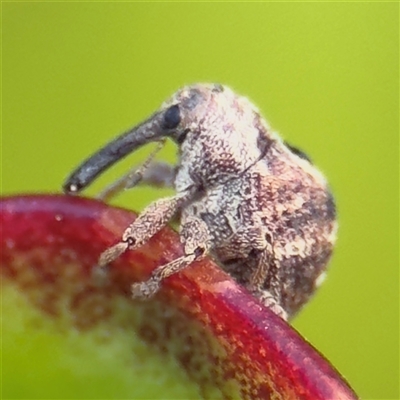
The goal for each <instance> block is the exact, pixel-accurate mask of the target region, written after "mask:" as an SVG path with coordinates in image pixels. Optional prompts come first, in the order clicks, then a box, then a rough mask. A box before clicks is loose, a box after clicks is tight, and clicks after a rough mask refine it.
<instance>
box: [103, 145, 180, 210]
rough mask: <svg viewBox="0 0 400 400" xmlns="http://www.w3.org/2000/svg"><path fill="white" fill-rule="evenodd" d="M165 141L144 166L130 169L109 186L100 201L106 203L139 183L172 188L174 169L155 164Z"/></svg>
mask: <svg viewBox="0 0 400 400" xmlns="http://www.w3.org/2000/svg"><path fill="white" fill-rule="evenodd" d="M164 144H165V140H160V141H159V142H158V143H157V147H156V148H155V149H154V150H153V151H152V152H151V153H150V154H149V156H148V157H147V159H146V160H145V161H144V162H143V164H141V165H139V166H135V167H134V168H132V169H130V170H129V171H128V173H126V174H125V175H123V176H121V177H120V178H119V179H117V180H116V181H115V182H113V183H111V184H110V185H108V186H107V187H106V188H105V189H103V190H102V191H101V192H100V193H99V194H98V195H97V196H96V198H98V199H99V200H103V201H105V202H108V201H110V200H111V199H112V198H114V197H116V196H118V194H120V193H121V192H123V191H124V190H125V189H129V188H132V187H134V186H136V185H138V184H139V183H144V184H149V185H151V186H158V187H160V186H168V187H170V186H172V184H173V178H174V167H173V166H171V165H168V164H164V163H153V164H152V161H153V159H154V157H155V156H156V155H157V153H158V152H159V151H160V150H161V149H162V148H163V147H164Z"/></svg>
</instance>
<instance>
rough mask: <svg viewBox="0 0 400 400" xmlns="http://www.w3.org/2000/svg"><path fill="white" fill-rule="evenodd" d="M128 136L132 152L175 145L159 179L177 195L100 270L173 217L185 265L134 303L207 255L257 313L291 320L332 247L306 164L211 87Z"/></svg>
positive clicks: (171, 268)
mask: <svg viewBox="0 0 400 400" xmlns="http://www.w3.org/2000/svg"><path fill="white" fill-rule="evenodd" d="M146 124H147V125H146ZM154 132H155V133H154ZM133 133H134V135H136V136H135V137H134V139H135V140H137V142H138V144H137V146H139V145H142V144H145V143H147V142H149V141H152V140H160V138H165V137H170V138H172V139H173V140H175V141H176V142H177V143H178V145H179V161H178V164H177V165H176V166H171V168H170V172H169V174H168V173H165V169H164V170H163V171H164V172H163V174H165V182H167V181H168V182H172V184H173V187H174V188H175V190H176V192H177V194H176V196H174V197H172V198H167V199H162V200H161V201H158V202H156V203H154V204H152V205H150V206H149V207H148V208H147V209H145V210H144V211H143V213H142V214H141V215H140V216H139V218H138V219H137V220H136V221H135V222H134V223H133V224H132V225H131V226H130V227H129V228H128V229H127V230H126V232H125V233H124V235H123V239H122V241H121V243H119V244H117V245H116V246H113V247H112V248H110V249H108V250H107V251H106V252H105V253H103V255H102V258H101V259H100V264H101V265H105V264H107V263H109V262H110V261H112V260H113V259H114V258H116V257H117V256H118V255H119V254H120V253H121V252H123V251H125V250H126V249H127V248H134V247H137V246H138V245H140V244H142V243H144V242H145V241H146V240H148V238H149V237H150V236H152V235H153V234H154V232H155V231H157V230H159V229H161V227H162V226H164V225H165V224H166V223H167V222H168V220H170V218H171V217H172V216H173V215H174V214H177V213H178V214H180V215H181V230H180V232H181V238H182V242H183V243H184V245H185V255H184V256H183V257H182V258H180V259H178V260H175V261H173V262H172V263H170V264H167V265H165V266H161V267H159V268H157V270H156V271H155V273H154V274H153V276H152V277H151V278H150V279H149V281H147V282H144V283H140V284H135V285H134V289H133V291H134V295H135V296H145V297H146V296H150V295H152V294H153V293H154V292H155V291H157V290H158V288H159V286H160V282H161V280H162V279H164V278H166V277H167V276H169V275H171V274H173V273H175V272H177V271H179V270H181V269H182V268H184V267H186V266H187V265H189V264H190V263H191V262H193V261H194V260H197V259H199V258H201V257H204V256H205V255H206V254H208V253H210V254H212V255H213V256H214V257H215V258H216V259H217V260H218V261H219V263H220V265H221V267H222V268H224V269H225V270H226V271H227V272H229V273H230V274H231V275H232V276H233V277H234V278H235V279H236V280H237V281H238V282H240V283H241V284H242V285H244V286H246V287H247V288H248V289H249V290H250V291H251V292H252V293H253V294H254V295H255V296H257V297H258V298H260V300H261V301H262V302H264V304H266V305H267V306H269V307H271V308H272V309H273V310H274V311H275V312H276V313H278V314H279V315H281V316H282V317H283V318H287V317H291V316H293V315H294V314H295V313H296V312H297V311H298V310H299V309H300V308H301V306H302V305H304V304H305V303H306V302H307V300H308V299H309V297H310V296H311V295H312V293H313V292H314V290H315V288H316V287H317V286H318V284H319V283H320V282H321V281H322V277H323V273H324V271H325V268H326V265H327V263H328V260H329V257H330V255H331V253H332V249H333V245H334V242H335V238H336V215H335V204H334V200H333V197H332V195H331V193H330V191H329V188H328V186H327V183H326V181H325V178H324V177H323V175H322V174H321V173H320V172H319V171H318V170H317V169H316V168H315V167H314V166H313V165H312V163H311V162H310V161H309V160H308V158H307V156H305V154H303V153H302V152H301V151H299V150H297V149H296V148H293V147H292V146H290V145H288V144H287V143H285V142H284V141H283V140H282V139H281V138H280V136H278V135H277V134H275V133H274V132H272V130H271V128H270V127H269V126H268V124H267V123H266V121H265V120H264V119H263V118H262V117H261V116H260V113H259V111H258V110H257V108H256V107H254V105H252V104H251V103H250V102H249V101H248V100H247V99H246V98H244V97H240V96H238V95H236V94H235V93H234V92H233V91H231V90H230V89H229V88H227V87H224V86H221V85H215V84H197V85H193V86H188V87H185V88H183V89H181V90H180V91H178V92H177V93H176V94H175V95H174V96H173V97H172V98H171V99H170V100H169V101H167V102H165V103H164V104H163V106H162V108H161V110H160V112H158V113H156V114H154V116H153V117H151V118H150V119H149V120H148V121H146V122H145V123H143V125H141V126H139V127H138V128H136V130H134V131H132V132H131V133H129V134H130V135H133ZM126 137H128V136H127V134H125V136H122V137H121V138H122V140H125V138H126ZM132 137H133V136H132ZM118 140H121V139H118ZM115 143H117V141H115ZM129 143H131V142H129ZM113 145H114V144H113ZM113 151H114V150H113ZM96 157H97V156H96ZM89 161H90V160H89ZM103 164H104V165H105V164H106V163H103ZM107 165H108V164H107ZM157 168H159V169H157ZM81 169H82V168H81ZM149 170H150V171H153V172H152V173H153V175H157V173H156V172H157V171H158V170H160V171H161V170H162V169H161V168H160V166H158V167H157V166H154V167H153V169H152V168H151V167H150V168H149ZM150 175H151V174H148V176H150ZM158 175H160V174H158ZM143 176H144V180H145V181H146V176H147V175H146V174H144V175H143ZM159 178H160V177H158V178H157V179H158V181H160V179H159ZM72 181H73V180H71V181H70V182H72ZM76 182H78V181H77V180H76ZM151 182H152V181H151V179H147V183H150V184H151ZM81 186H83V184H82V185H81ZM126 186H128V185H126ZM70 187H72V183H71V184H70ZM77 187H78V185H77ZM72 190H75V189H71V191H72Z"/></svg>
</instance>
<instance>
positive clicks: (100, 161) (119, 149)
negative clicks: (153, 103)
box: [63, 112, 167, 194]
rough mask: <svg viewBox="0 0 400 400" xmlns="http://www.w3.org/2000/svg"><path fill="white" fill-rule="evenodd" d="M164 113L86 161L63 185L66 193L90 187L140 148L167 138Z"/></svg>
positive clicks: (154, 115)
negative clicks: (113, 166)
mask: <svg viewBox="0 0 400 400" xmlns="http://www.w3.org/2000/svg"><path fill="white" fill-rule="evenodd" d="M163 116H164V113H163V112H158V113H155V114H153V115H152V116H151V117H150V118H149V119H147V120H146V121H144V122H143V123H141V124H140V125H138V126H136V127H134V128H132V129H130V130H129V131H127V132H125V133H123V134H122V135H120V136H119V137H117V138H116V139H114V140H113V141H112V142H110V143H108V144H107V145H106V146H104V147H103V148H101V149H100V150H99V151H98V152H97V153H95V154H93V155H92V156H90V157H89V158H88V159H86V160H85V161H84V162H83V163H82V164H81V165H79V166H78V168H76V169H75V171H73V172H72V174H71V175H70V176H69V177H68V178H67V180H66V181H65V183H64V185H63V190H64V192H65V193H69V194H72V193H78V192H79V191H81V190H82V189H84V188H85V187H87V186H88V185H90V184H91V183H92V182H93V181H94V180H95V179H96V177H97V176H99V175H100V174H101V173H102V172H103V171H105V170H106V169H107V168H109V167H110V166H112V165H113V164H115V163H116V162H117V161H119V160H121V159H122V158H124V157H125V156H126V155H128V154H129V153H131V152H133V151H135V150H137V149H138V148H139V147H141V146H143V145H145V144H147V143H149V142H153V141H157V140H159V139H161V138H163V137H165V136H167V131H166V129H165V121H164V119H163Z"/></svg>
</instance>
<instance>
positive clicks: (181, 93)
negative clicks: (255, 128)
mask: <svg viewBox="0 0 400 400" xmlns="http://www.w3.org/2000/svg"><path fill="white" fill-rule="evenodd" d="M226 91H229V94H232V95H233V93H232V91H231V90H230V89H228V88H226V87H224V86H222V85H220V84H212V83H204V84H195V85H190V86H185V87H184V88H182V89H180V90H178V91H177V92H176V93H175V94H174V95H173V96H172V97H171V98H170V99H168V100H167V101H165V102H164V103H163V105H162V107H161V110H163V112H164V126H165V128H166V131H165V133H166V134H167V136H169V137H171V138H172V139H173V140H174V141H176V142H177V143H178V144H182V143H183V141H184V140H185V138H186V136H187V134H188V133H189V132H191V131H195V130H197V129H198V127H199V126H201V123H202V122H203V121H204V119H205V118H206V117H207V116H209V115H210V114H211V113H210V111H214V113H215V111H216V110H215V108H216V106H215V105H216V104H217V103H218V98H221V97H225V96H226V94H225V93H226ZM229 94H228V96H229Z"/></svg>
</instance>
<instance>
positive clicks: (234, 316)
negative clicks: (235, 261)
mask: <svg viewBox="0 0 400 400" xmlns="http://www.w3.org/2000/svg"><path fill="white" fill-rule="evenodd" d="M0 205H1V207H0V217H1V225H0V227H1V235H0V239H1V262H2V273H3V275H4V276H5V277H7V278H10V279H12V280H14V282H16V283H17V284H18V285H19V287H20V288H21V289H23V293H25V295H26V296H28V298H29V300H30V301H31V302H32V303H33V304H34V305H36V306H38V307H39V308H40V309H41V310H42V311H43V312H45V313H46V314H47V315H49V316H51V317H54V318H56V319H57V318H58V317H60V316H61V315H62V313H63V310H64V306H63V305H64V304H68V313H69V314H70V316H71V318H70V320H69V321H70V323H71V325H72V326H74V327H75V328H78V329H80V330H89V329H92V328H94V327H95V326H96V324H98V323H99V322H100V321H102V322H104V321H109V323H114V319H112V317H113V316H115V315H117V314H118V315H124V312H125V311H126V307H128V308H129V307H142V308H143V311H144V312H143V314H142V315H143V318H142V319H141V320H140V321H129V322H126V321H125V323H129V324H130V325H129V326H131V325H132V329H134V330H136V332H137V334H139V335H140V336H141V337H142V338H144V339H145V340H146V341H147V342H148V343H149V344H150V345H151V346H153V347H156V348H158V349H160V351H162V352H164V351H168V352H171V353H173V354H174V356H175V357H176V358H177V359H178V360H179V362H180V363H181V364H182V366H183V367H184V368H185V370H186V371H187V373H188V375H189V376H190V377H191V379H193V380H194V381H196V382H197V383H198V384H199V386H200V387H201V389H202V393H203V395H204V397H207V391H208V390H209V388H210V386H216V387H218V388H219V390H220V391H221V392H222V393H223V395H224V396H225V397H226V398H231V397H234V398H237V397H240V398H243V399H268V398H280V399H310V400H311V399H312V400H318V399H335V400H338V399H356V398H357V396H356V395H355V393H354V392H353V391H352V390H351V389H350V387H349V386H348V385H347V383H346V382H345V381H344V380H343V378H341V376H340V375H339V374H338V372H337V371H336V370H335V369H334V368H333V367H332V366H331V365H330V364H329V362H328V361H326V360H325V359H324V358H323V357H322V356H321V355H320V354H319V353H318V352H317V351H316V350H315V349H314V348H313V347H312V346H311V345H310V344H308V343H307V342H306V341H305V340H304V339H303V338H302V337H301V336H300V335H299V334H298V333H297V332H296V331H294V329H293V328H291V327H290V326H289V325H288V324H287V323H286V322H284V321H283V320H281V319H280V318H279V317H277V316H275V315H274V314H273V313H272V312H271V311H270V310H268V309H266V308H264V307H263V306H261V305H260V304H259V303H258V302H257V300H256V299H254V298H253V297H252V296H251V295H249V294H248V293H247V292H246V291H245V290H244V289H243V288H241V287H240V286H239V285H237V284H236V283H235V282H234V281H232V279H231V278H230V277H229V275H227V274H226V273H224V272H223V271H222V270H221V269H220V268H218V267H217V266H216V265H215V264H214V263H213V262H212V261H210V260H205V261H202V262H198V263H194V264H193V265H192V266H190V267H189V268H187V269H186V270H185V271H183V272H182V273H179V274H176V275H174V276H172V277H170V278H169V279H167V280H165V282H163V283H164V284H163V288H162V290H160V292H159V293H157V295H156V296H155V297H154V299H151V300H149V301H146V302H138V301H133V300H132V299H131V298H130V285H131V283H132V282H135V281H141V280H144V279H146V278H147V277H148V276H149V275H150V273H151V271H152V270H153V269H154V268H155V267H156V266H157V265H161V264H164V263H165V262H167V261H170V260H172V259H174V258H176V257H178V256H180V255H181V254H182V249H181V245H180V242H179V238H178V236H177V234H176V233H175V232H173V231H172V230H171V229H169V228H167V229H164V230H163V231H162V232H160V233H159V234H157V235H155V236H154V237H153V238H152V240H151V241H149V243H148V244H146V245H144V246H143V247H142V248H140V249H139V250H137V251H131V252H128V253H126V254H124V255H123V256H122V257H120V258H119V259H118V260H117V261H116V262H115V263H113V265H112V268H111V269H110V274H109V276H108V277H106V278H105V279H104V282H102V283H99V282H98V281H96V279H95V278H94V277H93V274H92V267H93V266H94V265H95V263H96V261H97V257H98V255H99V254H100V253H101V252H102V251H103V250H104V249H105V248H106V247H107V246H109V245H110V244H113V243H115V242H117V241H118V239H119V238H120V235H121V233H122V232H123V230H124V229H125V228H126V226H127V225H128V224H129V223H131V222H132V221H133V219H134V218H135V215H134V214H133V213H132V212H128V211H126V210H122V209H117V208H112V207H109V206H107V205H105V204H103V203H100V202H97V201H94V200H88V199H83V198H77V197H66V196H51V195H38V196H18V197H10V198H5V199H3V200H2V201H1V202H0ZM27 266H29V268H27ZM121 298H122V299H123V303H124V306H123V307H122V306H121V301H120V300H121ZM66 300H67V302H66ZM125 317H126V315H125ZM122 320H123V318H122ZM127 351H129V349H127Z"/></svg>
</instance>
